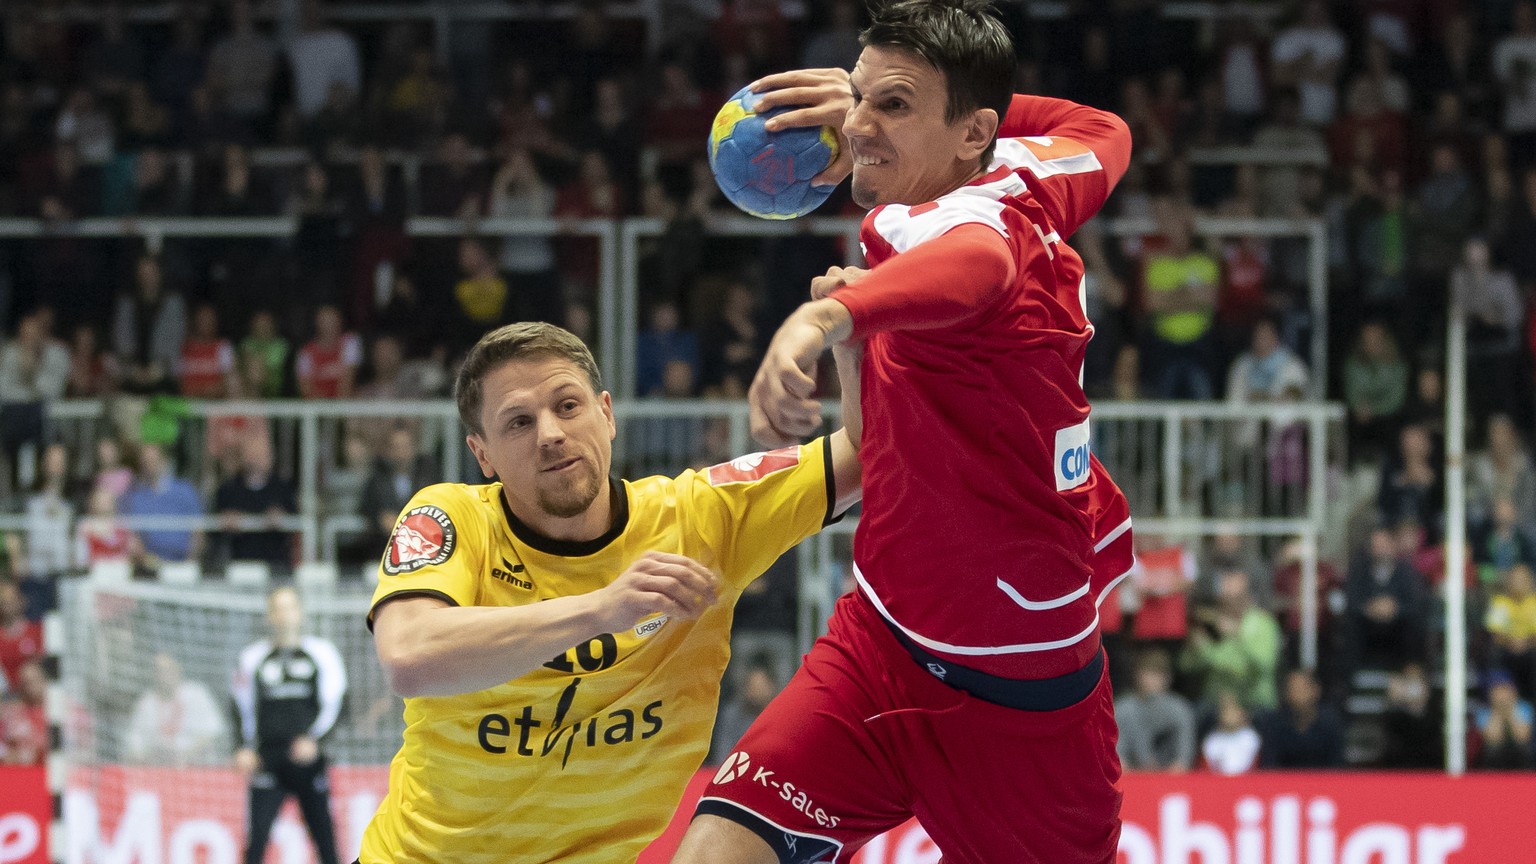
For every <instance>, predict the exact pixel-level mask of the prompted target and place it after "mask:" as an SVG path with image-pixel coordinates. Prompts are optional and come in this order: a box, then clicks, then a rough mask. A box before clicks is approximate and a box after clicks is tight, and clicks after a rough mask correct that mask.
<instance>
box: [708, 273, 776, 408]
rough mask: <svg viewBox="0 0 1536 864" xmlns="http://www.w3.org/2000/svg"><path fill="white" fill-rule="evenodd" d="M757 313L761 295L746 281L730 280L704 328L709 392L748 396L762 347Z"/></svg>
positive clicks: (735, 396)
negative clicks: (758, 296) (758, 295)
mask: <svg viewBox="0 0 1536 864" xmlns="http://www.w3.org/2000/svg"><path fill="white" fill-rule="evenodd" d="M756 315H757V295H756V294H754V293H753V291H752V289H751V287H749V286H748V285H747V284H746V283H745V282H743V281H741V280H739V279H732V280H730V281H729V282H728V283H727V284H726V286H725V290H724V291H723V292H722V297H721V300H720V308H719V309H718V310H717V311H716V312H715V314H714V316H713V320H712V321H711V322H710V323H709V324H708V325H707V326H705V327H704V328H703V329H702V330H701V331H700V332H701V333H702V339H700V345H699V357H700V364H699V366H700V376H699V384H700V385H701V386H702V387H703V389H704V390H705V391H706V392H707V393H714V394H717V395H719V396H723V397H725V398H740V397H743V396H745V395H746V393H747V385H748V384H750V383H751V382H752V376H753V375H755V374H756V370H757V361H758V359H759V358H760V357H761V350H762V349H761V347H760V342H759V337H758V328H757V320H756Z"/></svg>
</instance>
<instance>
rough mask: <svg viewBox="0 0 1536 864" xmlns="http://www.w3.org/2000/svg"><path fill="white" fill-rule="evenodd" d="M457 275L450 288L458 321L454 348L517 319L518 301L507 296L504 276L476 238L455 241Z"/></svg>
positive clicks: (458, 347)
mask: <svg viewBox="0 0 1536 864" xmlns="http://www.w3.org/2000/svg"><path fill="white" fill-rule="evenodd" d="M459 272H460V274H462V275H463V277H464V278H462V279H460V280H459V282H458V284H457V285H455V286H454V288H453V299H454V312H455V313H456V314H455V317H456V318H457V319H458V320H457V322H456V324H457V326H456V327H455V328H454V329H455V330H457V331H458V335H457V337H456V338H455V340H454V347H455V348H456V349H460V350H462V349H465V348H468V347H469V346H471V345H473V344H475V340H477V339H479V338H480V336H481V335H482V334H484V333H486V332H487V331H489V330H494V329H496V328H497V327H499V326H501V325H502V324H505V323H507V322H509V321H516V320H519V315H518V314H517V311H520V310H518V306H519V305H520V304H518V303H517V302H515V301H516V300H518V299H520V298H514V297H512V296H511V289H510V288H509V286H508V285H507V279H506V277H505V276H503V275H502V274H501V271H500V270H498V269H497V267H496V259H495V258H493V257H491V253H490V251H489V250H488V249H486V248H485V241H483V240H481V239H480V238H478V237H464V238H461V239H460V240H459ZM514 310H517V311H514Z"/></svg>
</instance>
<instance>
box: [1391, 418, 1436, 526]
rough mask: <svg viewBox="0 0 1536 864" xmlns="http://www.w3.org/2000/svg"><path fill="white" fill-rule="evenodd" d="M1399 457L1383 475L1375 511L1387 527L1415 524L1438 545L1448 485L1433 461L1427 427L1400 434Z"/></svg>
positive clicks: (1406, 429) (1414, 426) (1409, 428)
mask: <svg viewBox="0 0 1536 864" xmlns="http://www.w3.org/2000/svg"><path fill="white" fill-rule="evenodd" d="M1397 440H1398V449H1397V454H1396V456H1395V457H1394V458H1393V459H1391V460H1389V461H1388V462H1387V465H1386V467H1385V468H1384V469H1383V470H1382V472H1381V488H1380V491H1379V492H1378V493H1377V496H1376V510H1377V512H1378V514H1379V515H1380V517H1381V523H1382V524H1384V525H1396V524H1398V523H1399V522H1402V521H1404V520H1409V519H1412V520H1415V521H1417V522H1418V523H1419V525H1420V527H1422V528H1423V529H1424V534H1425V536H1426V537H1427V538H1428V539H1429V541H1430V542H1432V543H1435V542H1438V541H1439V537H1440V528H1441V521H1442V519H1443V516H1444V503H1443V502H1444V493H1445V488H1444V487H1445V484H1444V483H1443V482H1442V481H1441V474H1440V467H1439V465H1437V464H1436V462H1435V459H1434V455H1435V454H1434V442H1433V441H1432V440H1431V439H1430V437H1429V432H1428V431H1426V430H1425V429H1424V427H1422V426H1419V425H1417V424H1413V423H1410V424H1408V425H1406V426H1404V427H1403V428H1402V429H1401V430H1400V431H1399V432H1398V434H1397Z"/></svg>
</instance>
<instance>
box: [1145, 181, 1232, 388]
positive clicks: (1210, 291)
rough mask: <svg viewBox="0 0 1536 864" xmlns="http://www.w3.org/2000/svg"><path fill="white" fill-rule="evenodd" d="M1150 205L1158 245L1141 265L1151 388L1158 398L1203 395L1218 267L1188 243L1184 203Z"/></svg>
mask: <svg viewBox="0 0 1536 864" xmlns="http://www.w3.org/2000/svg"><path fill="white" fill-rule="evenodd" d="M1154 209H1155V210H1157V211H1158V214H1157V217H1156V218H1157V224H1158V226H1159V228H1160V229H1161V231H1162V238H1163V246H1162V248H1161V249H1160V250H1159V251H1156V252H1152V253H1150V254H1149V255H1147V257H1146V260H1145V261H1144V262H1143V265H1142V286H1143V289H1144V291H1145V297H1146V304H1147V308H1148V311H1149V313H1150V314H1149V318H1150V332H1149V333H1148V335H1147V340H1146V345H1145V347H1146V349H1147V354H1148V356H1147V358H1146V360H1147V364H1146V365H1147V366H1148V372H1149V374H1150V376H1151V380H1152V381H1153V382H1154V385H1153V393H1154V396H1155V397H1156V398H1160V399H1195V400H1209V399H1211V398H1212V397H1213V396H1214V395H1215V388H1214V387H1213V386H1212V384H1211V364H1212V361H1213V356H1212V355H1213V352H1214V350H1215V339H1214V336H1213V327H1212V325H1213V324H1214V323H1215V313H1216V286H1217V283H1218V282H1219V281H1220V274H1221V268H1220V265H1219V264H1218V263H1217V262H1216V259H1214V258H1212V257H1211V256H1210V255H1208V254H1206V253H1205V252H1204V251H1202V250H1200V249H1197V248H1195V246H1194V245H1193V236H1192V235H1193V231H1194V218H1193V213H1191V212H1190V208H1189V205H1188V204H1184V203H1180V202H1175V201H1172V200H1170V199H1167V198H1164V199H1160V200H1159V201H1158V202H1157V206H1155V208H1154Z"/></svg>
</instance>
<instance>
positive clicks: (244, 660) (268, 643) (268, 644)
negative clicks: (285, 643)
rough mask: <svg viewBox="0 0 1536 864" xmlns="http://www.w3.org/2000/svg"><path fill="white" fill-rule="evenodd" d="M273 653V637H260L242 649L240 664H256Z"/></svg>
mask: <svg viewBox="0 0 1536 864" xmlns="http://www.w3.org/2000/svg"><path fill="white" fill-rule="evenodd" d="M271 653H272V640H271V639H258V640H256V641H255V642H252V643H251V644H249V645H247V646H245V647H244V648H242V649H240V665H241V666H254V665H256V664H257V663H260V662H261V661H262V660H263V659H264V658H265V657H266V656H267V655H268V654H271Z"/></svg>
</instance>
